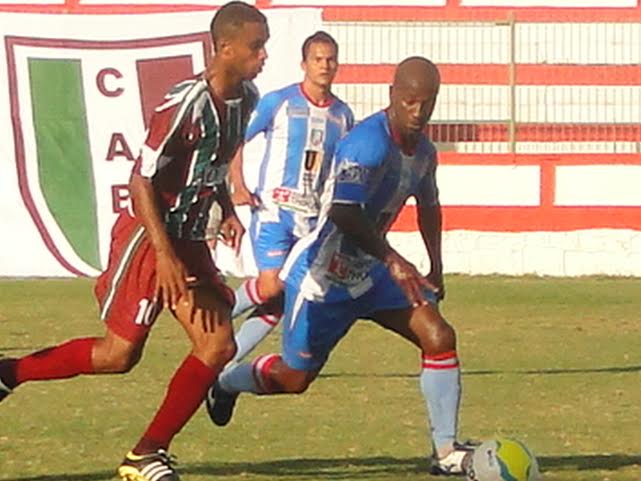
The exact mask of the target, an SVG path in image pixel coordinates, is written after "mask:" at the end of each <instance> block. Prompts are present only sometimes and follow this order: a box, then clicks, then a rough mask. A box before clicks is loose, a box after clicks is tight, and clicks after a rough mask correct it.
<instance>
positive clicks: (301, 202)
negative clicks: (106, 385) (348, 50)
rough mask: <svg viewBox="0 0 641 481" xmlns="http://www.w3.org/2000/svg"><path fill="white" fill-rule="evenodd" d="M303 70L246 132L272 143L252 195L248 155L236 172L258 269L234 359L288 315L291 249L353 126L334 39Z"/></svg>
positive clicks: (241, 298) (246, 297) (248, 285)
mask: <svg viewBox="0 0 641 481" xmlns="http://www.w3.org/2000/svg"><path fill="white" fill-rule="evenodd" d="M301 68H302V69H303V71H304V73H305V74H304V79H303V81H302V83H296V84H293V85H289V86H287V87H284V88H282V89H280V90H276V91H274V92H270V93H268V94H267V95H265V96H264V97H263V98H262V99H261V100H260V101H259V103H258V106H257V108H256V111H255V114H254V116H253V117H252V120H251V122H250V124H249V127H248V129H247V135H246V141H250V140H251V139H252V138H254V137H255V136H257V135H259V134H262V135H264V136H265V139H266V148H265V151H264V155H263V157H262V159H261V162H260V165H259V167H258V168H259V171H260V174H259V179H258V185H257V187H256V189H255V191H254V193H253V194H252V193H250V192H249V191H248V189H247V187H246V185H245V183H244V179H243V176H242V158H238V159H235V160H239V161H240V162H239V163H236V162H235V163H234V164H233V168H232V181H233V185H234V190H235V194H237V199H238V203H240V204H251V205H253V207H254V209H253V213H252V221H251V228H250V235H251V242H252V247H253V250H254V257H255V259H256V263H257V267H258V271H259V275H258V277H257V278H251V279H248V280H246V281H245V282H243V284H242V285H241V286H240V287H239V288H238V289H237V290H236V304H235V306H234V310H233V313H232V318H234V317H236V316H238V315H241V314H242V313H244V312H247V311H249V310H250V309H252V308H254V310H253V312H252V313H251V315H250V316H249V318H248V319H247V320H246V321H245V322H244V323H243V324H242V326H241V327H240V329H239V331H238V333H237V334H236V344H237V346H238V350H237V352H236V357H235V358H234V360H235V361H239V360H241V359H243V358H244V357H245V356H246V355H247V354H248V353H249V352H250V351H251V350H252V349H253V348H254V347H255V346H256V345H257V344H258V343H259V342H260V341H261V340H262V339H263V338H264V337H265V336H266V335H267V334H268V333H269V332H270V331H271V330H272V329H273V328H274V327H275V326H276V325H277V324H278V322H279V321H280V319H281V317H282V292H283V283H282V281H281V280H280V279H279V277H278V274H279V273H280V270H281V268H282V267H283V264H284V263H285V258H286V256H287V254H288V253H289V251H290V249H291V247H292V246H293V244H294V243H295V242H296V241H297V240H298V239H300V238H301V237H302V236H304V235H306V234H307V233H308V232H310V230H311V229H312V227H314V225H315V224H316V220H317V218H318V209H319V197H320V189H321V188H322V185H323V179H324V178H326V177H327V168H328V166H329V164H330V162H331V159H332V156H333V155H334V147H335V145H336V143H337V142H338V140H339V139H340V138H341V137H342V136H343V135H344V134H345V133H346V132H347V131H348V130H349V129H351V127H352V125H353V122H354V116H353V113H352V111H351V109H350V108H349V107H348V106H347V105H346V104H345V103H344V102H343V101H341V100H340V99H339V98H338V97H336V96H335V95H334V94H332V91H331V87H332V82H333V80H334V77H335V76H336V72H337V69H338V44H337V43H336V41H335V40H334V38H333V37H332V36H331V35H329V34H328V33H326V32H323V31H318V32H316V33H314V34H313V35H311V36H309V37H308V38H307V39H306V40H305V41H304V42H303V46H302V61H301ZM232 199H233V200H236V196H234V197H232ZM208 399H210V398H209V397H208Z"/></svg>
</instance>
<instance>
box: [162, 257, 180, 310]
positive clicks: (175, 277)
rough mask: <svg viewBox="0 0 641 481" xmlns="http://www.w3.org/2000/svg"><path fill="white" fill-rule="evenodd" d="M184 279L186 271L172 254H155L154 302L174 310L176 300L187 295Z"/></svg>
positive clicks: (176, 303)
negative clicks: (159, 302)
mask: <svg viewBox="0 0 641 481" xmlns="http://www.w3.org/2000/svg"><path fill="white" fill-rule="evenodd" d="M186 279H187V269H185V266H184V265H183V263H182V262H180V260H179V259H178V258H177V257H176V254H175V253H174V252H167V251H161V252H157V253H156V301H161V302H162V304H163V306H164V307H165V308H171V309H175V308H176V306H177V305H178V300H179V299H180V298H181V297H183V296H184V295H186V294H187V282H186Z"/></svg>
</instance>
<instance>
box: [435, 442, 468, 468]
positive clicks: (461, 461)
mask: <svg viewBox="0 0 641 481" xmlns="http://www.w3.org/2000/svg"><path fill="white" fill-rule="evenodd" d="M476 446H478V443H474V442H471V441H466V442H464V443H459V442H456V441H455V442H454V451H452V452H451V453H450V454H448V455H447V456H445V457H444V458H440V459H439V458H437V456H436V453H434V454H433V455H432V458H431V459H430V474H432V475H434V476H465V474H467V471H468V469H469V467H470V464H471V463H472V454H473V453H474V449H475V448H476Z"/></svg>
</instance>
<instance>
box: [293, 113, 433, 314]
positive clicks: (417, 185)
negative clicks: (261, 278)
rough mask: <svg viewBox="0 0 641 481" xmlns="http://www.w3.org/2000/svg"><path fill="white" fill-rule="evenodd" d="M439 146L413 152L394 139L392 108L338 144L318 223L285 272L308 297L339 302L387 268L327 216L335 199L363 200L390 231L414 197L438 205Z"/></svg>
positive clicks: (361, 290)
mask: <svg viewBox="0 0 641 481" xmlns="http://www.w3.org/2000/svg"><path fill="white" fill-rule="evenodd" d="M435 177H436V149H435V147H434V145H433V144H432V143H431V142H430V141H429V140H428V139H427V138H426V137H425V136H421V139H420V141H419V143H418V145H417V148H416V151H415V152H414V153H412V154H406V153H403V152H402V150H401V148H400V147H399V146H398V144H397V143H395V141H394V139H393V138H392V133H391V131H390V127H389V124H388V120H387V114H386V112H384V111H382V112H378V113H376V114H374V115H372V116H370V117H368V118H367V119H365V120H363V121H362V122H361V123H360V124H359V125H357V126H356V127H355V128H354V129H353V130H352V131H351V132H350V133H349V134H348V135H347V136H346V137H345V138H344V139H343V140H342V141H341V142H339V144H338V146H337V148H336V154H335V158H334V161H333V164H332V173H331V174H330V175H329V178H328V180H327V181H326V184H325V191H324V192H323V195H322V200H321V204H322V205H321V213H320V217H319V220H318V226H317V228H316V229H315V230H314V231H313V232H312V233H311V234H309V235H308V236H306V237H305V238H303V239H301V241H300V242H299V243H298V244H296V246H295V247H294V249H293V250H292V253H291V256H290V258H289V260H288V262H287V264H286V266H285V269H284V271H283V273H282V275H281V277H282V278H283V279H285V281H286V282H287V283H288V284H291V285H293V286H294V287H296V288H297V289H298V290H299V291H300V293H301V295H303V297H304V298H305V299H309V300H323V301H327V302H337V301H341V300H345V299H350V298H352V299H353V298H357V297H359V296H360V295H362V294H363V293H365V292H366V291H367V290H368V289H370V288H371V287H372V286H373V284H374V283H376V282H378V281H379V279H380V278H381V276H387V275H388V273H387V269H386V268H385V266H384V265H383V263H382V262H381V261H380V260H378V259H376V258H375V257H373V256H371V255H369V254H367V253H365V252H364V251H362V250H361V249H359V248H358V247H356V246H355V245H354V244H353V243H352V242H350V240H349V239H347V238H346V237H345V235H344V234H343V233H342V232H341V231H340V230H338V229H337V227H336V226H335V225H334V224H333V223H332V221H331V220H330V219H329V218H328V217H327V213H328V211H329V209H330V207H331V205H332V204H333V203H343V204H358V205H361V206H363V208H364V210H365V212H366V214H367V215H368V216H369V218H370V220H371V221H372V223H374V225H376V226H377V228H378V230H379V232H380V233H381V234H385V233H386V232H387V231H388V230H389V228H390V226H391V224H392V223H393V222H394V219H395V218H396V216H397V215H398V213H399V212H400V210H401V208H402V207H403V205H404V204H405V202H406V200H407V199H408V197H411V196H414V197H416V199H417V201H418V203H419V205H424V206H427V205H437V204H438V189H437V186H436V178H435Z"/></svg>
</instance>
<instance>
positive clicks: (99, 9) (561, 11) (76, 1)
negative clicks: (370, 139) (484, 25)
mask: <svg viewBox="0 0 641 481" xmlns="http://www.w3.org/2000/svg"><path fill="white" fill-rule="evenodd" d="M345 3H349V2H348V1H347V0H346V1H345ZM390 3H393V2H392V1H390ZM447 3H448V4H447V6H445V7H424V6H412V7H410V6H390V7H363V6H347V7H336V6H328V7H319V8H323V19H324V20H326V21H353V22H358V21H404V22H412V21H424V22H433V21H474V22H505V23H507V22H509V21H511V19H512V18H513V19H514V20H516V21H519V22H625V23H628V22H639V21H641V6H638V7H632V8H605V7H604V8H544V7H525V8H518V7H516V8H515V7H462V6H460V5H459V0H448V2H447ZM514 3H517V0H514ZM256 4H257V6H259V7H260V8H289V7H285V6H282V7H278V6H272V2H271V1H270V0H257V1H256ZM297 6H298V7H309V6H310V5H309V4H306V3H305V0H301V1H300V4H299V5H297ZM216 8H217V6H215V5H214V6H211V5H193V4H192V5H190V4H189V3H188V2H180V1H178V0H176V2H175V4H173V5H159V4H155V5H154V4H147V5H135V2H134V1H133V0H132V2H131V3H130V4H129V5H110V4H109V3H108V1H107V0H105V4H104V5H82V4H81V3H80V0H66V2H65V4H64V5H14V4H12V5H8V4H4V5H3V4H1V3H0V11H6V12H30V13H82V14H142V13H160V12H189V11H212V10H214V9H216Z"/></svg>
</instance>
